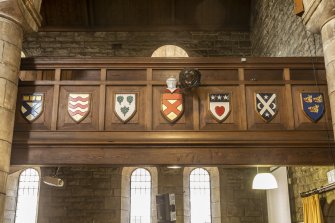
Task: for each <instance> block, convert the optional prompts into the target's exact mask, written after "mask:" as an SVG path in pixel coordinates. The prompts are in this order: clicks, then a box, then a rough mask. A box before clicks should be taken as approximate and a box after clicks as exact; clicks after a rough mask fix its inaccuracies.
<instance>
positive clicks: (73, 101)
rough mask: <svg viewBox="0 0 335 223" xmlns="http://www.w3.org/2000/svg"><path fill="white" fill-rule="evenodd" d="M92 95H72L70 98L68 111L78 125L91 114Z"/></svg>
mask: <svg viewBox="0 0 335 223" xmlns="http://www.w3.org/2000/svg"><path fill="white" fill-rule="evenodd" d="M90 100H91V94H88V93H70V94H69V97H68V105H67V111H68V113H69V115H70V117H71V118H72V119H73V121H75V122H76V123H80V122H81V121H82V120H84V119H85V118H86V117H87V115H88V114H89V113H90V107H91V106H90Z"/></svg>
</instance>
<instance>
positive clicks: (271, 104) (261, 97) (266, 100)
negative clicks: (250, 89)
mask: <svg viewBox="0 0 335 223" xmlns="http://www.w3.org/2000/svg"><path fill="white" fill-rule="evenodd" d="M255 106H256V111H257V113H258V114H259V115H260V116H261V117H262V119H263V120H264V121H266V122H269V121H271V120H272V119H273V118H274V117H275V116H276V114H277V111H278V109H277V107H278V106H277V94H275V93H257V94H256V95H255Z"/></svg>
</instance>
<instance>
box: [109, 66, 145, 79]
mask: <svg viewBox="0 0 335 223" xmlns="http://www.w3.org/2000/svg"><path fill="white" fill-rule="evenodd" d="M145 74H146V70H144V69H143V70H137V69H136V70H135V69H132V70H130V69H129V70H127V69H122V70H121V69H118V70H107V80H108V81H145V80H146V75H145Z"/></svg>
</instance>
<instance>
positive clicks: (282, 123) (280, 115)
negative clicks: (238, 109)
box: [246, 86, 288, 130]
mask: <svg viewBox="0 0 335 223" xmlns="http://www.w3.org/2000/svg"><path fill="white" fill-rule="evenodd" d="M257 93H275V94H277V97H276V98H277V109H278V111H277V114H276V115H275V117H274V118H273V119H272V120H271V121H270V122H266V121H264V120H263V119H262V117H261V116H260V115H259V113H258V112H257V111H256V107H255V106H256V105H255V103H256V94H257ZM246 103H247V119H248V129H249V130H270V129H271V130H285V129H287V126H288V118H287V116H288V113H287V106H288V105H287V104H286V96H285V88H284V87H283V86H269V87H268V86H247V87H246Z"/></svg>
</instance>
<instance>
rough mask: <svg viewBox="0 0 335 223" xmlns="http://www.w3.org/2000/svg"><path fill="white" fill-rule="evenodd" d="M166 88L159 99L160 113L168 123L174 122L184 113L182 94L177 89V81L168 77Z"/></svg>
mask: <svg viewBox="0 0 335 223" xmlns="http://www.w3.org/2000/svg"><path fill="white" fill-rule="evenodd" d="M166 84H167V88H166V89H165V90H164V93H163V94H162V97H161V113H162V115H163V117H164V118H165V119H166V120H167V121H169V122H170V123H174V122H176V121H177V120H178V119H179V118H180V117H181V116H182V115H183V112H184V105H183V94H182V93H181V90H180V89H179V88H177V87H176V86H177V79H176V78H174V77H170V78H168V79H167V80H166Z"/></svg>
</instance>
